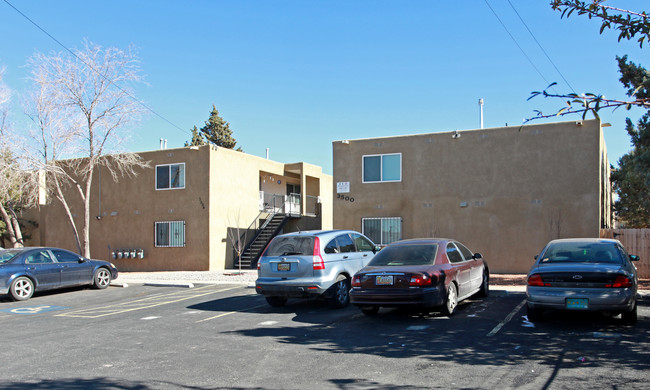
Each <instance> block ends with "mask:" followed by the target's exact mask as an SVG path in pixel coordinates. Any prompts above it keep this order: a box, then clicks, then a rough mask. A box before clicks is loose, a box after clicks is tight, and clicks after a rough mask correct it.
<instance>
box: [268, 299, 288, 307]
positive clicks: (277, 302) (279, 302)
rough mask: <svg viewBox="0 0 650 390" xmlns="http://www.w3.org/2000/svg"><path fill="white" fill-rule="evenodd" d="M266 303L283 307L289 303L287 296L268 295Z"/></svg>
mask: <svg viewBox="0 0 650 390" xmlns="http://www.w3.org/2000/svg"><path fill="white" fill-rule="evenodd" d="M266 303H268V304H269V305H271V306H273V307H282V306H284V305H285V304H286V303H287V298H286V297H266Z"/></svg>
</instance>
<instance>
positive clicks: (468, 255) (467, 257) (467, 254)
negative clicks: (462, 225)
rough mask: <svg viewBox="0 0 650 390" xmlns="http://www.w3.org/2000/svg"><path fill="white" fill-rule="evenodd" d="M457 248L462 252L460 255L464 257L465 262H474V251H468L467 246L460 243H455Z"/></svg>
mask: <svg viewBox="0 0 650 390" xmlns="http://www.w3.org/2000/svg"><path fill="white" fill-rule="evenodd" d="M455 244H456V246H457V247H458V249H459V250H460V253H461V254H462V255H463V257H464V258H465V260H474V255H473V254H472V251H470V250H469V249H467V248H466V247H465V245H463V244H461V243H460V242H455Z"/></svg>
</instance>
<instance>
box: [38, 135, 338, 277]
mask: <svg viewBox="0 0 650 390" xmlns="http://www.w3.org/2000/svg"><path fill="white" fill-rule="evenodd" d="M139 155H140V156H141V157H142V158H143V159H144V160H145V161H149V164H150V167H149V168H146V169H142V170H139V171H138V175H137V176H136V177H134V178H125V177H120V178H118V181H114V180H113V178H112V177H111V175H110V174H109V173H108V172H107V171H106V170H105V168H103V169H102V171H101V173H100V172H96V173H95V176H94V178H93V189H92V194H91V200H90V208H91V216H92V218H91V221H90V243H91V246H90V248H91V256H92V257H94V258H98V259H111V251H112V250H116V249H131V248H135V249H144V253H145V256H144V258H143V259H111V261H113V262H114V263H115V264H116V265H117V266H118V268H119V269H120V270H121V271H149V270H155V271H171V270H186V271H192V270H199V271H200V270H214V269H223V268H224V267H225V266H226V264H232V253H233V252H232V244H231V240H230V238H229V236H228V234H227V229H228V228H237V227H239V228H240V229H242V232H243V230H245V229H246V228H247V227H248V226H249V225H250V223H251V222H252V221H253V220H254V219H256V217H257V216H258V214H259V212H260V211H259V204H260V202H259V191H260V186H261V185H262V186H265V185H267V186H277V188H275V187H272V188H269V190H271V192H276V191H275V190H277V193H280V194H284V193H286V183H287V182H294V183H296V184H299V183H300V182H301V180H300V176H299V175H296V174H295V173H291V172H286V171H285V164H283V163H279V162H275V161H271V160H267V159H263V158H260V157H257V156H252V155H248V154H245V153H242V152H237V151H233V150H229V149H224V148H214V147H210V146H202V147H200V148H178V149H169V150H157V151H151V152H143V153H139ZM179 163H184V164H185V187H184V188H180V189H167V190H156V188H155V176H156V175H155V166H156V165H162V164H179ZM292 165H294V164H292ZM302 166H304V167H305V171H307V170H309V171H310V172H311V173H312V174H314V175H317V176H316V177H319V176H318V175H321V176H322V177H320V179H319V180H318V181H319V182H320V183H321V186H325V187H321V191H323V192H324V193H326V194H327V195H326V197H325V198H329V203H327V204H324V205H323V209H324V210H325V213H324V215H326V217H325V218H326V219H325V220H323V222H322V223H323V224H324V225H325V226H326V227H327V228H329V227H331V224H332V220H331V218H332V203H331V193H332V189H331V185H332V184H331V183H332V178H331V176H329V175H323V174H322V172H321V171H320V167H315V166H312V165H309V164H302V165H301V167H302ZM266 174H269V175H273V176H274V184H273V183H270V182H269V183H265V178H264V176H265V175H266ZM100 175H101V178H100ZM277 180H281V182H282V183H281V185H278V184H277ZM75 191H76V190H74V189H72V188H69V189H68V190H67V196H68V197H69V199H70V201H71V202H70V204H71V207H73V213H74V215H75V216H76V217H75V218H76V220H77V226H78V227H79V229H81V227H82V220H81V219H82V217H83V204H82V202H81V201H80V199H79V197H78V195H76V194H75ZM100 194H101V196H100ZM28 214H29V217H30V219H33V220H35V221H37V222H38V224H39V225H38V228H36V229H34V230H33V231H32V236H33V238H32V239H31V240H30V241H29V242H28V243H27V244H28V245H47V246H57V247H62V248H67V249H70V250H73V251H77V247H76V244H75V242H74V240H73V238H72V237H73V235H72V230H71V227H70V224H69V222H68V219H67V217H66V214H65V212H64V209H63V207H61V204H60V203H59V202H58V201H56V200H52V201H51V202H50V204H48V205H47V206H42V207H41V208H40V210H37V209H32V210H29V213H28ZM96 217H101V218H96ZM327 218H329V219H328V220H327ZM165 221H185V246H183V247H155V246H154V223H155V222H165ZM80 233H81V232H80Z"/></svg>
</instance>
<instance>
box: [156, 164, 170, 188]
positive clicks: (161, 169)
mask: <svg viewBox="0 0 650 390" xmlns="http://www.w3.org/2000/svg"><path fill="white" fill-rule="evenodd" d="M156 188H157V189H164V188H169V165H162V166H158V167H156Z"/></svg>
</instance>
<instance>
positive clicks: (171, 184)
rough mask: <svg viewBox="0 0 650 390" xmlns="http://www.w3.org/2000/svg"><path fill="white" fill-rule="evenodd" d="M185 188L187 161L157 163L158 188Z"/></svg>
mask: <svg viewBox="0 0 650 390" xmlns="http://www.w3.org/2000/svg"><path fill="white" fill-rule="evenodd" d="M178 188H185V163H180V164H165V165H156V189H157V190H169V189H178Z"/></svg>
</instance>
